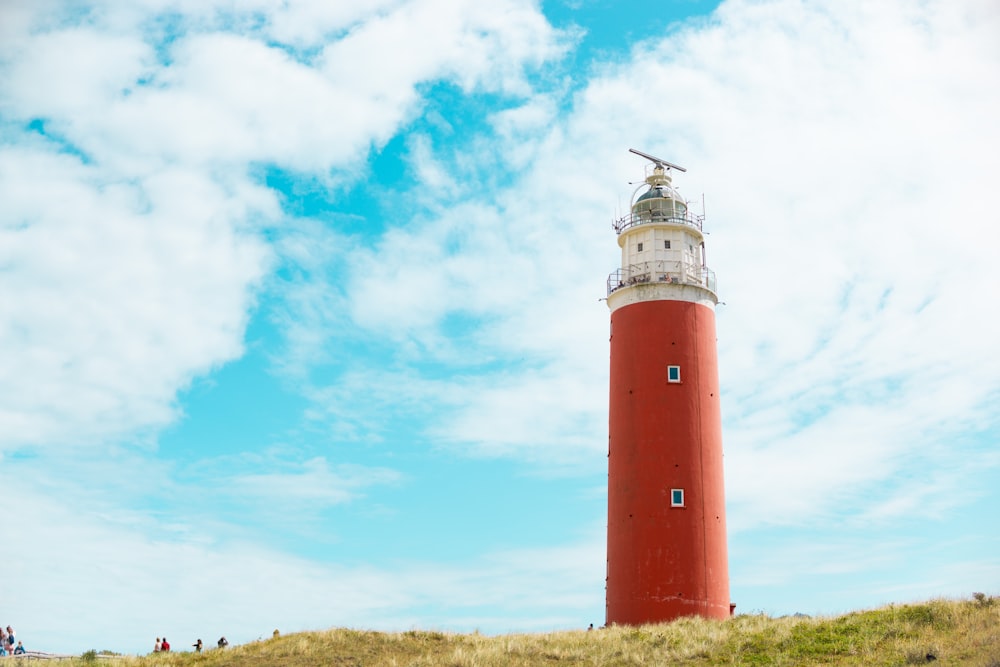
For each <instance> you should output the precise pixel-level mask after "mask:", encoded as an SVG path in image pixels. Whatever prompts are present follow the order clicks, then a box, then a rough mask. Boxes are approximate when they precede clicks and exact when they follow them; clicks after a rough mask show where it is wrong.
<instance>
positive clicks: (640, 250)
mask: <svg viewBox="0 0 1000 667" xmlns="http://www.w3.org/2000/svg"><path fill="white" fill-rule="evenodd" d="M639 252H642V244H641V243H640V244H639Z"/></svg>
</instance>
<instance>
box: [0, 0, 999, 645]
mask: <svg viewBox="0 0 1000 667" xmlns="http://www.w3.org/2000/svg"><path fill="white" fill-rule="evenodd" d="M356 4H357V3H328V2H308V1H306V0H298V1H292V2H285V3H277V2H271V1H269V0H250V1H248V2H243V3H238V4H237V5H233V3H229V2H208V1H205V0H199V1H198V2H187V1H184V0H144V1H142V2H113V1H111V0H109V1H107V2H79V3H60V2H17V1H16V0H14V1H12V0H7V1H5V2H0V295H2V299H0V346H2V349H3V350H4V353H3V355H0V466H2V470H3V474H2V475H0V503H2V506H3V507H4V508H5V517H6V522H5V525H6V527H7V531H6V536H5V538H4V539H3V540H2V541H0V563H2V567H3V571H4V573H5V586H4V595H3V596H2V598H0V622H3V623H4V624H5V625H6V624H7V623H11V624H12V625H13V626H14V627H15V628H16V629H17V630H18V633H19V636H20V637H21V638H23V640H24V641H25V644H26V645H27V646H28V648H32V649H39V650H48V651H55V652H72V653H78V652H82V651H85V650H88V649H91V648H94V649H105V648H107V649H113V650H117V651H123V652H129V653H140V652H146V651H148V650H149V648H150V647H151V645H152V641H153V638H154V637H156V636H163V635H166V636H167V637H169V638H170V639H171V641H172V643H173V644H174V645H175V646H178V647H186V646H188V645H190V644H191V643H193V642H194V640H195V639H197V638H199V637H200V638H202V639H203V640H205V641H207V642H211V641H215V639H217V638H218V636H220V635H223V634H225V635H226V636H228V637H229V639H230V640H231V641H233V642H234V643H239V642H244V641H249V640H252V639H255V638H257V637H260V636H267V635H269V634H270V632H271V631H272V630H273V629H274V628H276V627H277V628H280V629H281V630H282V631H285V632H290V631H295V630H303V629H322V628H327V627H333V626H348V627H356V628H374V629H380V630H407V629H411V628H422V629H438V630H445V631H470V630H475V629H478V630H480V631H482V632H487V633H504V632H520V631H547V630H552V629H566V628H582V627H586V625H587V624H588V623H591V622H593V623H595V624H600V623H601V622H603V615H604V540H605V534H604V530H605V518H606V517H605V511H606V489H605V484H606V474H607V471H606V442H607V365H608V347H607V327H608V313H607V308H606V306H605V304H604V303H603V302H602V301H601V298H602V297H603V296H604V282H605V279H606V277H607V275H608V274H609V273H610V272H612V271H613V270H614V269H615V268H617V265H618V262H619V256H618V248H617V244H616V240H615V237H614V233H613V231H612V229H611V225H610V222H611V220H612V218H613V217H614V216H615V215H616V214H619V213H621V211H622V210H623V209H624V208H625V207H627V205H628V201H629V197H630V195H631V192H632V190H633V188H634V185H630V182H634V181H637V180H640V179H641V177H642V175H643V167H644V165H643V163H642V161H641V160H639V159H638V158H636V157H635V156H633V155H631V154H629V153H628V152H627V149H628V148H630V147H635V148H639V149H641V150H645V151H648V152H650V153H653V154H655V155H660V156H662V157H665V158H667V159H669V160H671V161H673V162H676V163H679V164H682V165H684V166H685V167H686V168H687V169H688V172H687V173H686V174H683V175H681V177H679V178H678V179H676V181H675V185H677V186H679V188H680V191H681V192H682V193H683V194H685V196H687V197H688V198H689V199H691V200H692V201H696V202H698V205H697V206H698V207H700V202H701V199H702V195H704V197H705V209H706V214H707V221H706V229H707V230H708V231H709V233H710V235H709V237H708V239H707V251H708V260H709V264H710V266H711V268H713V269H714V270H715V271H716V273H717V275H718V278H719V290H720V293H721V297H722V300H723V301H724V305H720V307H719V309H718V314H717V318H718V322H717V326H718V334H719V353H720V369H721V370H720V373H721V382H722V391H723V399H722V400H723V403H722V405H723V417H724V445H725V451H726V480H727V503H728V518H729V548H730V554H729V555H730V576H731V584H732V597H733V601H734V602H736V603H737V605H738V611H742V612H754V611H762V612H765V613H769V614H774V615H781V614H789V613H795V612H804V613H809V614H832V613H839V612H842V611H847V610H851V609H858V608H866V607H872V606H877V605H882V604H886V603H890V602H906V601H911V600H920V599H926V598H930V597H934V596H949V597H962V596H969V595H971V593H972V592H974V591H984V592H987V593H992V594H998V593H1000V558H998V556H997V554H998V553H1000V540H998V537H997V535H998V534H1000V530H998V528H1000V526H998V522H997V519H996V517H997V516H1000V493H998V492H997V488H1000V450H998V444H1000V417H998V411H997V409H996V406H997V405H998V401H1000V355H998V354H997V353H996V348H997V343H996V341H997V340H1000V315H998V312H997V309H996V308H995V307H993V305H992V302H993V299H994V298H995V297H996V296H997V295H998V294H1000V278H998V274H997V273H996V271H995V265H996V260H997V257H998V255H997V251H996V243H995V241H996V240H998V237H1000V232H998V231H997V229H998V228H997V224H996V223H997V216H996V213H995V212H994V211H995V204H994V202H993V201H992V197H991V193H992V192H993V188H994V187H995V183H996V181H997V179H998V177H1000V157H998V156H1000V150H998V149H1000V145H998V144H1000V139H998V137H997V134H996V129H995V119H996V118H997V117H1000V89H998V88H997V86H996V85H995V82H996V81H997V79H998V76H1000V48H998V46H997V44H998V41H997V39H996V36H997V35H998V34H1000V10H998V9H997V7H996V6H995V4H994V3H991V2H989V1H988V0H962V1H959V2H955V1H954V0H948V1H945V0H928V1H927V2H923V3H919V4H914V3H911V2H908V1H904V0H887V1H885V2H880V3H868V2H862V1H861V0H857V1H854V0H849V1H844V2H838V3H836V4H835V5H834V4H831V3H823V2H810V1H807V0H799V1H795V0H759V1H752V2H751V1H746V0H739V1H730V2H722V3H714V2H699V1H694V0H692V1H687V2H684V1H675V2H667V3H657V4H656V5H655V6H654V5H650V4H647V3H639V2H629V3H621V2H614V3H613V2H588V1H587V0H578V1H577V2H544V3H541V4H538V3H536V2H526V1H521V0H500V1H499V2H492V3H479V2H472V1H471V0H470V1H469V2H462V1H448V2H445V1H443V0H380V1H377V2H369V3H365V4H364V6H361V7H358V6H355V5H356Z"/></svg>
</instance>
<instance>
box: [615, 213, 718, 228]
mask: <svg viewBox="0 0 1000 667" xmlns="http://www.w3.org/2000/svg"><path fill="white" fill-rule="evenodd" d="M704 220H705V217H704V216H701V215H694V214H693V213H690V212H688V211H680V210H677V208H664V209H661V210H657V209H656V208H653V209H652V210H644V211H639V212H638V213H629V214H628V215H626V216H623V217H621V218H618V219H617V220H615V221H614V222H612V223H611V226H612V227H613V228H614V230H615V233H616V234H621V233H622V232H623V231H625V230H626V229H628V228H629V227H635V226H636V225H643V224H653V223H656V224H670V225H684V226H685V227H694V228H695V229H697V230H698V231H701V230H702V224H703V223H704Z"/></svg>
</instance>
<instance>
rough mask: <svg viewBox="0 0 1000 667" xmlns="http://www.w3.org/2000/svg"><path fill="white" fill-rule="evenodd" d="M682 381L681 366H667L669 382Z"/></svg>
mask: <svg viewBox="0 0 1000 667" xmlns="http://www.w3.org/2000/svg"><path fill="white" fill-rule="evenodd" d="M680 381H681V367H680V366H667V382H678V383H679V382H680Z"/></svg>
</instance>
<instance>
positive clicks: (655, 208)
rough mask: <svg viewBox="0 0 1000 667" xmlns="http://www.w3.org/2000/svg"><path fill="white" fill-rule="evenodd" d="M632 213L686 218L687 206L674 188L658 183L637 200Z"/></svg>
mask: <svg viewBox="0 0 1000 667" xmlns="http://www.w3.org/2000/svg"><path fill="white" fill-rule="evenodd" d="M632 212H633V213H636V214H639V215H640V216H643V214H645V215H650V214H652V215H654V216H666V217H671V218H672V217H684V216H685V214H686V213H687V204H685V203H684V200H683V199H682V198H681V196H680V194H679V193H678V192H677V191H676V190H674V189H673V188H672V187H670V186H669V185H667V184H666V183H657V184H656V185H652V186H650V188H649V190H646V192H644V193H642V194H641V195H640V196H639V197H638V198H637V199H636V200H635V203H634V204H633V205H632Z"/></svg>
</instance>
